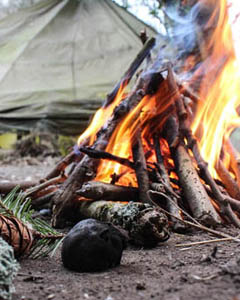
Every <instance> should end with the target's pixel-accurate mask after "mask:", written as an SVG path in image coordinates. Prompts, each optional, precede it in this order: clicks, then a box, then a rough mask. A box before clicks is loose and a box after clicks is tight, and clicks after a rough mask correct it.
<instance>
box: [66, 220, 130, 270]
mask: <svg viewBox="0 0 240 300" xmlns="http://www.w3.org/2000/svg"><path fill="white" fill-rule="evenodd" d="M125 246H126V236H125V235H124V234H123V233H122V232H121V231H120V230H118V228H116V227H115V226H113V225H112V224H110V223H104V222H100V221H97V220H94V219H87V220H83V221H81V222H79V223H77V224H76V225H75V226H74V227H73V228H72V229H71V230H70V231H69V232H68V234H67V235H66V237H65V239H64V240H63V245H62V252H61V254H62V262H63V265H64V267H66V268H68V269H70V270H73V271H77V272H96V271H103V270H106V269H108V268H111V267H115V266H117V265H119V264H120V261H121V258H122V252H123V249H124V248H125Z"/></svg>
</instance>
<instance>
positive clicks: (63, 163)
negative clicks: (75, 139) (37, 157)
mask: <svg viewBox="0 0 240 300" xmlns="http://www.w3.org/2000/svg"><path fill="white" fill-rule="evenodd" d="M75 158H76V153H75V152H74V151H72V152H70V153H69V154H68V155H66V156H65V157H64V158H63V159H62V160H61V161H60V162H58V163H57V165H56V166H55V168H54V169H53V170H51V172H50V173H49V174H48V175H47V176H46V177H45V179H43V180H42V181H43V182H44V181H46V180H47V181H48V180H49V179H52V178H55V177H57V176H59V175H60V174H61V173H62V172H63V171H64V170H65V168H66V167H67V166H68V165H70V164H71V163H72V162H73V161H74V160H75Z"/></svg>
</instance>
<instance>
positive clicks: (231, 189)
mask: <svg viewBox="0 0 240 300" xmlns="http://www.w3.org/2000/svg"><path fill="white" fill-rule="evenodd" d="M215 169H216V171H217V173H218V176H219V177H220V178H221V181H222V183H223V184H224V186H225V188H226V190H227V192H228V194H229V195H230V196H231V197H232V198H235V199H237V200H240V188H239V185H238V184H237V182H236V181H235V180H234V179H233V178H232V176H231V174H230V173H229V171H228V170H227V169H226V167H225V166H224V164H223V162H222V161H221V160H219V161H218V162H217V163H216V165H215ZM239 203H240V202H239Z"/></svg>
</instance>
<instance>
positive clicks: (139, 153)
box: [132, 130, 152, 204]
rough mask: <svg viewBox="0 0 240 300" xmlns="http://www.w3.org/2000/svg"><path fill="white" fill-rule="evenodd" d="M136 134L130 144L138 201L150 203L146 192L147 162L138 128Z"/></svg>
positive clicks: (147, 182)
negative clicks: (131, 144)
mask: <svg viewBox="0 0 240 300" xmlns="http://www.w3.org/2000/svg"><path fill="white" fill-rule="evenodd" d="M136 135H137V136H136V140H135V141H134V142H133V146H132V154H133V161H134V165H135V172H136V176H137V182H138V189H139V201H140V202H142V203H149V204H151V203H152V202H151V200H150V199H149V196H148V194H147V191H148V190H149V178H148V171H147V163H146V159H145V154H144V151H143V145H142V139H141V131H140V130H138V132H137V134H136Z"/></svg>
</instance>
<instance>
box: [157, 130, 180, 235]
mask: <svg viewBox="0 0 240 300" xmlns="http://www.w3.org/2000/svg"><path fill="white" fill-rule="evenodd" d="M153 139H154V148H155V153H156V157H157V166H158V169H159V171H160V175H161V178H162V182H164V185H165V186H167V190H168V191H169V192H170V194H171V197H172V200H173V201H174V202H175V203H177V197H176V194H175V192H174V191H173V188H172V186H171V183H170V180H169V176H168V172H167V170H166V168H165V166H164V161H163V157H162V153H161V148H160V142H159V136H158V135H154V137H153ZM151 187H152V188H154V189H156V185H151ZM167 209H168V211H169V212H170V213H171V214H173V215H175V216H177V217H178V218H181V215H180V211H179V209H178V208H177V207H176V206H175V205H173V204H172V201H167ZM170 220H171V222H172V224H173V225H172V227H173V230H174V231H176V232H181V231H183V230H184V229H185V227H184V226H183V223H179V222H178V221H177V219H176V218H172V217H170Z"/></svg>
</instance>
